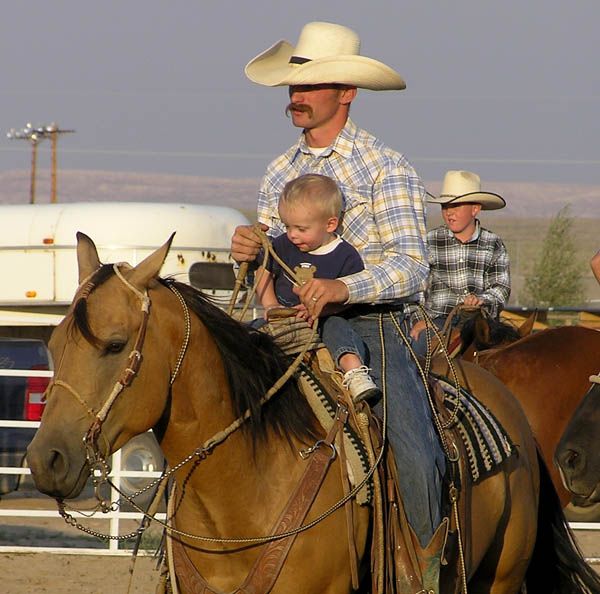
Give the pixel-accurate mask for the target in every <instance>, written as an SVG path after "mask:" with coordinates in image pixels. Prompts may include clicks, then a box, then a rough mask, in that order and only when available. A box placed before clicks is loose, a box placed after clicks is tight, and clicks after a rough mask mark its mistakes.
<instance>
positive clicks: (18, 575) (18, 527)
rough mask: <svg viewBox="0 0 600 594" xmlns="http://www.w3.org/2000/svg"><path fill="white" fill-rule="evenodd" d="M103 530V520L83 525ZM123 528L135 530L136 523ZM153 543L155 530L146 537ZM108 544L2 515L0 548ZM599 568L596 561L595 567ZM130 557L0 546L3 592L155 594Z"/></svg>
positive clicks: (145, 565)
mask: <svg viewBox="0 0 600 594" xmlns="http://www.w3.org/2000/svg"><path fill="white" fill-rule="evenodd" d="M34 506H35V507H37V508H40V507H42V508H46V509H54V504H53V502H52V501H51V500H40V499H38V498H34V497H31V496H30V497H27V496H23V495H21V496H19V495H18V494H11V495H8V496H5V497H3V498H2V499H1V500H0V510H2V509H19V508H22V507H29V508H33V507H34ZM87 525H88V526H90V527H93V528H95V529H98V530H105V529H106V526H107V524H106V523H104V524H102V525H100V524H97V525H96V524H89V523H88V524H87ZM123 528H124V530H127V531H129V530H133V529H134V524H133V523H129V525H127V524H126V525H125V526H124V527H123ZM148 538H149V542H151V543H155V542H156V541H157V540H158V535H157V533H156V532H155V533H154V534H152V533H151V534H150V535H149V536H148ZM577 539H578V541H579V543H580V546H581V547H582V549H583V551H584V553H585V555H586V556H587V557H596V558H598V557H600V531H578V532H577ZM41 544H43V545H44V546H48V547H75V546H80V547H85V548H102V547H104V548H106V545H104V544H103V543H102V542H99V541H98V540H97V539H96V538H93V537H90V536H87V535H85V534H82V533H80V532H79V531H77V530H76V529H75V528H72V527H69V526H67V525H66V524H65V523H64V521H63V520H62V519H60V518H57V519H49V518H37V519H34V520H29V519H28V520H24V519H23V518H7V517H0V547H8V546H40V545H41ZM594 567H595V569H596V570H597V571H600V565H595V566H594ZM130 568H131V557H130V556H129V555H127V556H106V555H100V554H98V555H80V554H68V555H64V554H57V553H17V552H7V551H0V576H2V577H0V592H2V594H31V592H36V593H44V594H106V593H107V592H110V594H153V593H154V592H155V589H156V585H157V583H158V580H159V574H158V571H157V569H156V560H155V559H153V558H152V557H149V556H146V557H139V558H138V559H137V561H136V564H135V568H134V572H133V578H132V582H131V589H130V590H129V589H128V588H129V581H130Z"/></svg>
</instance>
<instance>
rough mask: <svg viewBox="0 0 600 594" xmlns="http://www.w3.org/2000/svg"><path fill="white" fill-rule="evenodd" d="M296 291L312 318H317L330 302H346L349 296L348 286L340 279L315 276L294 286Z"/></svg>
mask: <svg viewBox="0 0 600 594" xmlns="http://www.w3.org/2000/svg"><path fill="white" fill-rule="evenodd" d="M294 293H296V295H298V297H300V301H301V302H302V304H303V305H304V307H305V308H306V310H307V312H308V314H309V316H310V319H311V320H315V319H317V318H318V317H319V316H320V315H321V313H322V312H323V309H324V308H325V306H327V305H328V304H334V303H335V304H337V303H345V302H346V301H347V300H348V297H349V293H348V287H347V286H346V285H345V284H344V283H343V282H342V281H341V280H339V279H325V278H313V279H312V280H309V281H308V282H307V283H305V284H304V285H303V286H302V287H294ZM328 309H329V308H328Z"/></svg>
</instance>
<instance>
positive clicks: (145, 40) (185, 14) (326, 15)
mask: <svg viewBox="0 0 600 594" xmlns="http://www.w3.org/2000/svg"><path fill="white" fill-rule="evenodd" d="M2 8H3V10H2V20H1V24H0V28H1V35H0V60H1V63H2V72H1V76H2V79H1V83H0V107H1V109H0V132H1V137H0V172H2V171H7V170H12V169H29V154H30V147H29V145H28V143H26V142H25V141H15V140H8V139H7V138H6V135H5V133H6V132H7V131H8V130H9V129H10V128H12V127H15V128H20V127H23V126H24V125H25V124H26V123H27V122H28V121H31V122H32V123H33V124H48V123H50V122H52V121H56V122H57V123H58V124H59V125H60V126H61V127H63V128H74V129H75V130H76V133H75V134H71V135H65V136H63V137H62V138H61V139H60V140H59V145H58V146H59V152H58V156H59V167H60V168H62V169H109V170H124V171H152V172H163V173H178V174H188V175H214V176H225V177H259V176H260V175H261V174H262V173H263V171H264V169H265V166H266V164H267V162H268V161H269V160H270V159H271V158H272V157H273V156H275V155H277V154H279V153H280V152H282V151H283V150H284V149H286V148H287V147H288V146H289V145H290V144H292V142H294V140H295V138H296V137H297V131H296V130H295V129H294V128H293V127H292V125H291V124H290V122H289V120H287V119H286V118H285V116H284V114H283V109H284V107H285V105H286V101H287V89H286V88H265V87H260V86H258V85H255V84H253V83H251V82H250V81H248V80H247V79H246V78H245V76H244V73H243V68H244V65H245V64H246V62H247V61H248V60H249V59H250V58H252V57H254V56H255V55H256V54H258V53H259V52H260V51H262V50H263V49H265V48H266V47H267V46H269V45H271V44H272V43H274V42H275V41H277V40H278V39H282V38H284V39H287V40H289V41H290V42H291V43H292V44H295V43H296V41H297V39H298V34H299V32H300V29H301V28H302V25H303V24H304V23H306V22H308V21H312V20H328V21H333V22H338V23H341V24H345V25H348V26H350V27H352V28H354V29H355V30H356V31H358V33H359V35H360V37H361V40H362V53H363V55H367V56H370V57H373V58H376V59H379V60H382V61H384V62H386V63H387V64H389V65H390V66H392V67H393V68H395V69H396V70H398V72H400V74H401V75H402V76H403V77H404V78H405V80H406V82H407V90H405V91H402V92H397V91H392V92H389V91H388V92H380V93H375V92H372V91H361V92H359V96H358V98H357V99H356V101H355V103H354V105H353V108H352V117H353V118H354V120H355V121H356V122H357V123H358V124H359V125H360V126H362V127H364V128H367V129H368V130H370V131H371V132H373V133H375V134H376V135H378V136H379V137H380V138H381V139H382V140H384V141H385V142H386V143H387V144H389V145H390V146H392V147H394V148H397V149H398V150H400V151H401V152H403V153H404V154H405V155H406V156H407V157H408V159H409V160H410V161H412V162H413V164H414V165H415V166H416V168H417V170H418V171H419V172H420V173H421V175H422V177H424V178H425V179H427V180H436V179H440V178H441V177H442V176H443V173H444V171H446V170H447V169H470V170H473V171H477V172H479V173H480V174H481V176H482V178H484V181H485V180H486V179H487V180H502V181H511V180H531V181H558V182H582V183H600V150H599V137H600V66H599V57H600V56H599V54H600V52H599V45H598V33H597V29H598V23H599V22H600V2H598V0H571V2H565V1H564V0H502V1H499V0H494V1H492V0H454V1H452V2H451V1H449V0H420V1H419V2H415V1H414V0H412V1H410V0H404V1H403V0H389V1H388V0H382V1H378V0H362V1H360V0H343V1H341V2H338V1H333V0H330V1H329V2H325V1H324V0H304V1H302V2H282V1H275V0H271V1H268V0H247V1H246V0H236V1H235V2H230V1H227V0H217V1H210V0H196V1H195V2H192V1H187V2H184V1H177V0H175V1H174V0H171V1H168V2H167V1H158V0H119V1H116V0H102V1H89V0H62V1H57V0H52V1H43V0H37V1H27V2H16V1H13V2H5V3H3V7H2ZM48 149H49V145H48V143H47V142H46V143H43V144H41V145H40V149H39V167H49V152H48Z"/></svg>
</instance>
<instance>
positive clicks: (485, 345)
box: [460, 313, 521, 351]
mask: <svg viewBox="0 0 600 594" xmlns="http://www.w3.org/2000/svg"><path fill="white" fill-rule="evenodd" d="M482 324H485V325H486V326H487V332H489V335H488V336H484V334H483V333H482V332H481V331H480V328H481V325H482ZM460 338H461V341H462V344H463V350H464V349H466V348H467V347H469V346H470V345H473V346H474V347H475V350H477V351H483V350H486V349H491V348H494V347H497V346H500V345H504V344H508V343H512V342H516V341H517V340H519V339H520V338H521V335H520V334H519V331H518V330H517V328H515V327H514V326H513V325H512V324H509V323H507V322H503V321H501V320H499V319H497V318H492V317H491V316H488V315H485V316H484V315H482V314H481V313H478V314H476V315H474V316H471V317H468V318H466V320H465V321H464V323H463V325H462V327H461V329H460Z"/></svg>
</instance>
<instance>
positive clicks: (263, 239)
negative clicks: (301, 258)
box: [227, 224, 302, 320]
mask: <svg viewBox="0 0 600 594" xmlns="http://www.w3.org/2000/svg"><path fill="white" fill-rule="evenodd" d="M252 230H253V231H254V233H255V234H256V235H257V236H258V238H259V240H260V243H261V247H262V250H263V258H262V262H261V265H260V268H261V270H260V271H259V273H258V275H257V276H255V279H254V283H253V284H252V287H251V289H250V291H249V292H248V293H247V294H246V299H245V300H244V306H243V308H242V310H241V312H240V314H239V316H238V319H240V320H242V319H244V316H245V315H246V312H247V311H248V308H249V306H250V303H251V302H252V299H253V298H254V295H255V294H256V287H257V286H258V283H259V281H260V279H261V278H262V275H263V274H265V273H266V270H267V264H268V262H269V258H273V260H275V261H276V262H277V263H278V264H279V265H280V266H281V268H283V270H284V271H285V273H286V275H287V276H288V277H289V280H290V281H291V283H292V284H293V285H294V286H296V287H300V286H301V284H302V283H301V282H300V280H299V279H298V276H297V275H296V273H295V272H294V271H293V270H291V268H290V267H289V266H288V265H287V264H286V263H285V262H284V261H283V260H282V259H281V258H280V257H279V256H278V255H277V253H276V252H275V250H274V249H273V245H272V244H271V241H270V239H269V237H268V235H267V234H266V233H265V232H264V231H263V230H262V228H261V227H260V225H259V224H256V225H254V226H253V229H252ZM247 274H248V262H242V263H241V264H240V267H239V270H238V273H237V275H236V279H235V285H234V288H233V293H232V295H231V299H230V300H229V307H228V308H227V313H228V314H229V315H230V316H233V310H234V307H235V303H236V301H237V297H238V294H239V292H240V289H241V287H242V286H243V284H244V280H245V278H246V275H247Z"/></svg>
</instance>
